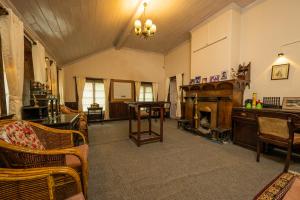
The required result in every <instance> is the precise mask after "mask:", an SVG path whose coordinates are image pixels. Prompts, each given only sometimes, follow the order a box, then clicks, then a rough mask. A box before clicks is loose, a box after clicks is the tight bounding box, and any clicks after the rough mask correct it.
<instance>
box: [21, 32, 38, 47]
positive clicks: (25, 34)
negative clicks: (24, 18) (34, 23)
mask: <svg viewBox="0 0 300 200" xmlns="http://www.w3.org/2000/svg"><path fill="white" fill-rule="evenodd" d="M24 36H25V37H26V38H27V39H28V40H29V41H30V42H31V43H32V44H33V45H36V44H37V43H36V41H35V40H34V39H33V38H32V37H31V36H30V34H29V33H28V32H27V31H26V30H25V29H24Z"/></svg>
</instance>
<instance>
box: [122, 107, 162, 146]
mask: <svg viewBox="0 0 300 200" xmlns="http://www.w3.org/2000/svg"><path fill="white" fill-rule="evenodd" d="M165 103H167V102H163V101H157V102H127V104H128V109H129V138H130V139H131V140H132V141H134V142H135V143H136V145H137V146H138V147H139V146H140V145H142V144H146V143H150V142H158V141H160V142H163V123H164V105H165ZM141 108H145V109H147V111H148V112H147V113H148V116H147V119H148V125H149V126H148V130H146V131H142V130H141V120H142V116H141ZM153 108H155V109H159V111H160V122H159V123H160V128H159V130H160V131H159V133H157V132H155V131H153V130H152V124H151V118H152V116H151V115H152V110H153ZM135 115H136V120H137V131H135V132H133V131H132V120H133V117H134V116H135Z"/></svg>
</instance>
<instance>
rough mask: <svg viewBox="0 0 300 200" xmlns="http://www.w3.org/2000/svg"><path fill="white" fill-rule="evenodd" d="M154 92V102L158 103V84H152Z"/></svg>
mask: <svg viewBox="0 0 300 200" xmlns="http://www.w3.org/2000/svg"><path fill="white" fill-rule="evenodd" d="M152 92H153V100H154V101H157V99H158V83H154V82H153V83H152Z"/></svg>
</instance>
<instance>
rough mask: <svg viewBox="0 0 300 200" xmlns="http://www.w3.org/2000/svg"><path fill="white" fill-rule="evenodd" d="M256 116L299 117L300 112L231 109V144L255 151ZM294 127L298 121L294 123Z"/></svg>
mask: <svg viewBox="0 0 300 200" xmlns="http://www.w3.org/2000/svg"><path fill="white" fill-rule="evenodd" d="M257 115H259V116H264V117H279V116H281V117H284V118H285V117H286V118H288V117H289V116H291V115H298V116H300V111H292V110H282V109H272V108H264V109H246V108H243V107H237V108H233V109H232V132H233V143H234V144H238V145H240V146H243V147H246V148H250V149H253V150H255V149H256V145H257V130H258V125H257V119H256V117H257ZM295 123H296V126H299V125H300V121H296V122H295Z"/></svg>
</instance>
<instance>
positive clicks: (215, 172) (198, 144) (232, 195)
mask: <svg viewBox="0 0 300 200" xmlns="http://www.w3.org/2000/svg"><path fill="white" fill-rule="evenodd" d="M153 124H154V125H153V126H154V127H156V128H157V125H158V123H153ZM176 126H177V124H176V121H173V120H167V121H166V122H165V123H164V133H165V137H164V142H163V143H160V142H157V143H150V144H146V145H142V146H141V147H137V146H136V145H135V144H134V143H133V142H132V141H130V140H129V139H128V121H119V122H107V123H104V124H97V125H91V126H90V127H89V138H90V152H89V169H90V175H89V187H88V188H89V191H88V196H89V199H90V200H94V199H95V200H157V199H159V200H194V199H195V200H202V199H203V200H210V199H214V200H216V199H222V200H226V199H230V200H235V199H236V200H247V199H252V198H253V197H254V195H255V194H256V193H257V192H259V191H260V190H261V189H262V188H263V186H265V185H266V184H267V183H268V182H270V181H271V180H272V179H273V178H274V177H276V176H277V175H278V174H279V173H280V172H281V171H282V170H283V163H284V155H283V156H270V155H262V157H261V161H260V163H257V162H256V161H255V156H256V154H255V152H254V151H251V150H248V149H245V148H242V147H239V146H236V145H233V144H224V145H221V144H217V143H214V142H211V141H209V140H207V139H205V138H203V137H200V136H196V135H193V134H191V133H188V132H186V131H184V130H179V129H177V127H176ZM291 170H295V171H300V164H299V161H297V160H296V161H293V162H292V163H291Z"/></svg>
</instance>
